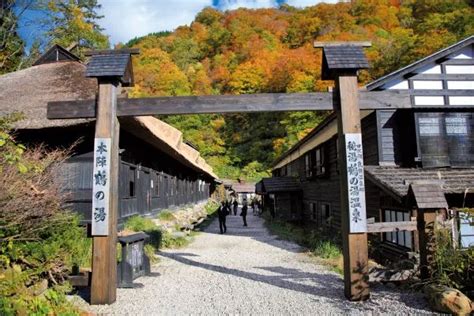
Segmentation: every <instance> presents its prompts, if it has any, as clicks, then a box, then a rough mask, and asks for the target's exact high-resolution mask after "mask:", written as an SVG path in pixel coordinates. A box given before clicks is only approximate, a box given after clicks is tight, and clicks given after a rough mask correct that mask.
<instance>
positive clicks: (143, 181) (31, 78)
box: [0, 45, 217, 221]
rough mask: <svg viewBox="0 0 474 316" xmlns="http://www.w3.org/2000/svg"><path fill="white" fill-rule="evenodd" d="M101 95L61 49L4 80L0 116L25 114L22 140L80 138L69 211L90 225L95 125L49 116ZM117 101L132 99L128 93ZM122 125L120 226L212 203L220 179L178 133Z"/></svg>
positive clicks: (148, 123) (138, 123)
mask: <svg viewBox="0 0 474 316" xmlns="http://www.w3.org/2000/svg"><path fill="white" fill-rule="evenodd" d="M97 92H98V84H97V79H96V78H87V77H86V65H84V64H83V63H82V62H81V61H80V60H79V58H77V56H74V55H73V54H72V53H70V52H68V51H67V50H65V49H64V48H62V47H60V46H57V45H55V46H53V47H52V48H51V49H50V50H48V51H47V52H46V53H45V54H44V55H43V56H42V57H41V58H40V59H39V60H38V61H37V62H36V63H35V65H34V66H32V67H29V68H27V69H23V70H20V71H16V72H13V73H9V74H6V75H3V76H0V115H7V114H10V113H13V112H21V113H23V115H24V119H23V120H21V121H19V122H16V123H15V124H14V128H15V129H16V133H17V137H18V139H19V140H20V141H21V142H23V143H25V144H38V143H43V144H46V145H47V146H49V147H51V148H58V147H59V148H64V147H66V148H67V147H69V146H70V145H71V144H76V143H77V142H78V141H79V144H77V145H76V146H75V147H74V153H73V155H72V157H70V158H69V159H68V160H67V161H66V163H65V165H64V170H62V175H61V176H62V177H64V185H63V188H64V190H65V191H67V192H69V193H70V194H68V197H69V200H68V202H69V203H70V205H71V208H72V209H74V210H75V211H77V212H79V213H81V214H83V216H84V219H85V221H89V220H90V219H91V209H92V182H93V181H92V177H93V172H92V168H93V161H94V160H93V156H94V153H93V141H94V130H95V128H94V127H95V120H94V119H71V120H49V119H48V118H47V115H46V114H47V104H48V102H52V101H66V100H71V101H72V100H87V99H89V100H90V99H94V98H96V95H97ZM119 97H127V95H126V91H125V90H124V89H122V91H120V96H119ZM119 121H120V129H121V130H120V144H119V146H120V170H119V187H120V188H119V195H120V197H119V198H120V207H119V209H120V219H119V220H120V221H123V220H124V219H126V218H127V217H129V216H132V215H136V214H141V215H150V214H153V213H157V212H159V211H160V210H162V209H168V208H172V207H177V206H179V205H184V204H188V203H197V202H199V201H204V200H206V199H208V198H209V196H210V195H211V194H212V192H213V191H214V190H215V183H214V180H215V179H216V178H217V176H216V175H215V174H214V172H213V170H212V168H211V167H210V166H209V165H208V164H207V163H206V161H205V160H204V159H203V158H202V157H201V156H200V154H199V152H198V151H197V150H196V149H194V148H193V147H191V146H190V145H188V144H186V143H185V142H184V141H183V135H182V133H181V132H180V131H179V130H177V129H176V128H174V127H172V126H170V125H168V124H166V123H165V122H163V121H160V120H159V119H157V118H154V117H150V116H147V117H123V118H119Z"/></svg>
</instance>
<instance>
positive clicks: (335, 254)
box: [312, 241, 342, 259]
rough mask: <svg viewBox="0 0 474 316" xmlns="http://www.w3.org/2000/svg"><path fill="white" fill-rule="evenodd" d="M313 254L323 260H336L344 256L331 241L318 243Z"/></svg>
mask: <svg viewBox="0 0 474 316" xmlns="http://www.w3.org/2000/svg"><path fill="white" fill-rule="evenodd" d="M312 252H313V254H314V255H316V256H318V257H321V258H323V259H336V258H339V257H340V256H342V252H341V249H340V248H339V247H338V246H337V245H335V244H334V243H333V242H331V241H318V243H316V245H315V246H314V247H313V249H312Z"/></svg>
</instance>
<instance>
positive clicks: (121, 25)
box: [99, 0, 336, 44]
mask: <svg viewBox="0 0 474 316" xmlns="http://www.w3.org/2000/svg"><path fill="white" fill-rule="evenodd" d="M318 2H322V1H321V0H99V3H100V4H101V5H102V11H101V12H102V14H103V15H104V16H105V17H104V19H102V21H101V22H100V24H101V25H102V27H104V28H105V32H106V33H107V34H108V35H109V36H110V40H111V42H112V44H114V43H117V42H127V41H128V40H130V39H131V38H134V37H135V36H142V35H146V34H149V33H151V32H158V31H166V30H174V29H175V28H176V27H177V26H180V25H184V24H189V23H191V22H192V21H193V20H194V17H195V16H196V14H197V13H198V12H199V11H201V10H202V9H203V8H204V7H206V6H212V7H215V8H217V9H219V10H223V11H224V10H232V9H237V8H239V7H246V8H269V7H278V6H279V5H280V4H282V3H288V4H289V5H293V6H296V7H305V6H308V5H314V4H316V3H318ZM324 2H336V0H325V1H324Z"/></svg>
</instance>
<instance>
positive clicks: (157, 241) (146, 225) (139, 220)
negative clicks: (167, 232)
mask: <svg viewBox="0 0 474 316" xmlns="http://www.w3.org/2000/svg"><path fill="white" fill-rule="evenodd" d="M125 229H129V230H131V231H134V232H144V233H146V234H148V236H150V245H151V246H153V248H155V251H156V250H157V249H160V248H161V244H162V241H163V233H162V231H161V229H160V227H158V226H157V225H156V224H155V223H154V222H153V220H151V219H149V218H144V217H141V216H138V215H136V216H132V217H130V218H129V219H128V220H127V221H126V222H125ZM150 258H151V257H150Z"/></svg>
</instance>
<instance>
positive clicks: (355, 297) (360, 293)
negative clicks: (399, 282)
mask: <svg viewBox="0 0 474 316" xmlns="http://www.w3.org/2000/svg"><path fill="white" fill-rule="evenodd" d="M349 245H352V246H349ZM355 246H356V247H355ZM367 258H368V247H367V234H363V233H360V234H348V235H347V236H346V237H345V238H344V295H345V296H346V298H347V299H348V300H350V301H365V300H367V299H368V298H369V297H370V290H369V280H368V270H369V269H368V260H367Z"/></svg>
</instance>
